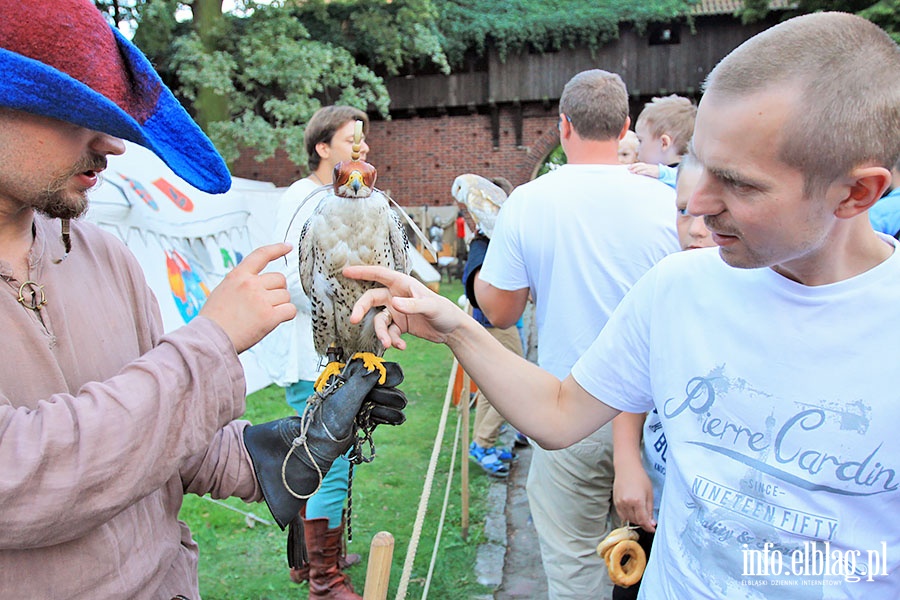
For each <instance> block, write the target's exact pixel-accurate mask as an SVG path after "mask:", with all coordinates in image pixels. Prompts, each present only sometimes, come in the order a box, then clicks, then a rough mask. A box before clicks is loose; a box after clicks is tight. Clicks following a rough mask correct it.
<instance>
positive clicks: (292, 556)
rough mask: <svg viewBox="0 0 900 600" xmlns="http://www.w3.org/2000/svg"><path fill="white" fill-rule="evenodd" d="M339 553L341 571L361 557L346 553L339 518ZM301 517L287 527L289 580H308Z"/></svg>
mask: <svg viewBox="0 0 900 600" xmlns="http://www.w3.org/2000/svg"><path fill="white" fill-rule="evenodd" d="M340 529H341V553H340V555H339V556H338V568H339V569H340V570H341V571H343V570H344V569H346V568H348V567H352V566H353V565H355V564H357V563H359V561H360V560H362V557H361V556H360V555H359V554H356V553H352V554H347V546H346V544H344V520H343V519H341V524H340ZM303 532H304V527H303V519H302V518H298V519H296V520H295V521H291V523H290V526H289V527H288V557H289V558H288V562H290V563H291V564H292V565H294V566H292V567H291V571H290V577H291V581H293V582H294V583H303V582H304V581H309V556H308V554H307V550H306V539H305V536H304V533H303Z"/></svg>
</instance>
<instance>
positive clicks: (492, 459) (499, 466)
mask: <svg viewBox="0 0 900 600" xmlns="http://www.w3.org/2000/svg"><path fill="white" fill-rule="evenodd" d="M469 458H471V459H472V460H474V461H475V462H476V463H478V466H479V467H481V468H482V469H484V472H485V473H487V474H488V475H490V476H491V477H506V476H508V475H509V467H507V466H506V463H504V462H503V461H502V460H500V458H499V456H498V455H497V453H496V452H495V451H494V449H493V448H482V447H481V446H479V445H478V444H476V443H475V442H472V443H471V444H470V445H469Z"/></svg>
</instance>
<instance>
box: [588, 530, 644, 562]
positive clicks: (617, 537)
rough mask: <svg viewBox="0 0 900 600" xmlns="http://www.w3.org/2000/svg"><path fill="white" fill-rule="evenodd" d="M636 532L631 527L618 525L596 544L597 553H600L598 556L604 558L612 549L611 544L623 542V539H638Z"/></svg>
mask: <svg viewBox="0 0 900 600" xmlns="http://www.w3.org/2000/svg"><path fill="white" fill-rule="evenodd" d="M638 537H639V536H638V532H637V531H635V530H634V529H633V528H631V527H627V526H626V527H619V528H618V529H613V530H612V531H610V532H609V535H607V536H606V537H605V538H603V541H602V542H600V543H599V544H597V554H599V555H600V558H602V559H603V560H606V557H607V555H608V554H609V551H610V550H612V549H613V546H615V545H616V544H618V543H619V542H624V541H625V540H634V541H637V539H638Z"/></svg>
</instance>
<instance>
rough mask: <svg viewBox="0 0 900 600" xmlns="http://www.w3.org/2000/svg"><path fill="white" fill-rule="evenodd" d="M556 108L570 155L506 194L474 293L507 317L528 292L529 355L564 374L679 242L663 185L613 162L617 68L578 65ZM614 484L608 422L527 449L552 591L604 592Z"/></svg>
mask: <svg viewBox="0 0 900 600" xmlns="http://www.w3.org/2000/svg"><path fill="white" fill-rule="evenodd" d="M559 112H560V117H559V136H560V143H561V144H562V148H563V150H564V151H565V153H566V158H567V164H565V165H563V166H561V167H559V168H558V169H556V170H554V171H551V172H550V173H548V174H546V175H544V176H542V177H539V178H538V179H536V180H535V181H532V182H529V183H526V184H525V185H522V186H519V187H518V188H516V189H515V191H513V193H512V194H511V195H510V196H509V199H508V200H507V201H506V202H505V203H504V204H503V208H502V209H501V210H500V214H499V216H498V219H497V225H496V227H495V228H494V233H493V236H492V238H491V243H490V245H489V246H488V250H487V256H486V257H485V260H484V265H483V266H482V269H481V272H480V273H479V275H478V277H477V278H476V280H475V294H476V296H477V300H478V305H479V307H480V308H481V310H482V311H483V312H484V313H485V315H486V316H487V318H488V320H489V321H490V322H491V323H493V324H495V325H496V326H497V327H501V328H504V327H510V326H512V325H514V324H515V323H516V320H517V319H518V318H519V316H520V315H521V314H522V311H523V310H524V309H525V304H526V302H527V300H528V296H529V295H532V296H533V298H534V300H535V311H536V322H537V328H538V339H539V340H540V342H539V344H538V364H540V365H541V366H542V367H543V368H545V369H547V370H548V371H550V372H551V373H552V374H553V375H555V376H556V377H558V378H560V379H562V378H565V377H566V376H567V375H568V374H569V370H570V369H571V368H572V365H573V364H574V363H575V361H576V360H577V359H578V357H579V356H580V355H581V354H582V353H583V352H584V351H585V350H587V347H588V346H589V345H590V343H591V342H592V341H593V340H594V338H595V337H597V334H598V333H599V332H600V330H601V329H602V328H603V325H604V324H605V323H606V319H607V318H608V317H609V315H610V314H611V313H612V311H613V309H614V308H615V307H616V305H617V304H618V302H619V300H621V299H622V297H623V296H624V295H625V292H627V291H628V289H629V288H630V287H631V286H632V285H633V284H634V283H635V282H636V281H637V280H638V279H639V278H640V277H641V276H642V275H643V274H644V273H645V272H646V271H647V270H648V269H649V268H650V267H652V266H653V265H654V264H655V263H656V262H657V261H659V260H660V259H661V258H663V257H664V256H666V255H667V254H669V253H671V252H675V251H677V250H678V238H677V235H676V233H675V227H674V223H673V220H672V203H673V201H674V193H673V192H672V190H671V189H670V188H668V187H667V186H665V185H663V184H661V183H659V182H658V181H655V180H653V179H649V178H646V177H641V176H639V175H633V174H632V173H629V171H628V168H627V167H626V166H625V165H622V164H621V163H620V162H619V159H618V149H619V140H620V139H621V138H622V137H623V136H624V135H625V133H626V132H627V131H628V126H629V124H630V119H629V118H628V93H627V91H626V89H625V84H624V83H623V82H622V80H621V78H620V77H619V76H618V75H616V74H614V73H609V72H606V71H601V70H599V69H594V70H590V71H584V72H582V73H579V74H577V75H575V76H574V77H573V78H572V79H571V80H570V81H569V82H568V83H567V84H566V86H565V88H564V89H563V92H562V95H561V98H560V101H559ZM488 398H490V399H491V401H493V398H492V397H491V396H490V395H488ZM612 485H613V470H612V435H611V428H610V427H604V428H601V429H599V430H598V431H597V432H595V433H593V434H592V435H591V436H590V437H588V438H587V439H586V440H584V441H583V442H580V443H578V444H576V445H574V446H572V447H571V448H568V449H565V450H560V451H557V452H548V451H546V450H544V449H542V448H535V450H534V453H533V455H532V460H531V469H530V471H529V474H528V484H527V491H528V500H529V505H530V507H531V514H532V516H533V518H534V523H535V527H536V529H537V532H538V536H539V539H540V543H541V556H542V558H543V564H544V570H545V571H546V573H547V579H548V584H549V591H550V597H551V598H553V599H560V598H572V599H579V598H602V597H609V595H610V594H611V584H610V582H609V578H608V577H607V575H606V569H605V568H604V566H603V561H602V560H601V559H600V557H599V556H597V554H596V552H595V551H594V549H595V548H596V547H597V543H598V542H599V541H600V539H601V538H602V537H603V536H604V535H605V533H606V532H607V530H606V527H607V526H608V523H609V517H610V508H611V507H612ZM561 515H564V516H561Z"/></svg>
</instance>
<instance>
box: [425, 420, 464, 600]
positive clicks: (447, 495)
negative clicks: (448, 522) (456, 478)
mask: <svg viewBox="0 0 900 600" xmlns="http://www.w3.org/2000/svg"><path fill="white" fill-rule="evenodd" d="M460 406H462V403H460ZM466 409H468V407H466ZM462 415H463V413H462V412H461V411H460V412H459V414H457V415H456V433H454V434H453V451H452V452H451V453H450V469H449V471H448V472H447V489H446V490H445V491H444V505H443V506H442V507H441V518H440V519H439V520H438V529H437V534H436V535H435V538H434V549H433V550H432V551H431V564H429V565H428V575H426V576H425V589H424V590H422V600H426V598H428V588H429V587H431V577H432V575H434V565H435V563H436V562H437V553H438V548H440V545H441V534H442V533H443V531H444V520H445V518H446V517H447V505H448V504H449V503H450V484H451V483H452V482H453V467H455V466H456V450H457V449H458V448H459V428H460V425H461V424H462Z"/></svg>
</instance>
